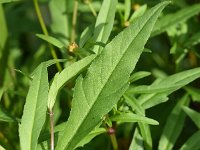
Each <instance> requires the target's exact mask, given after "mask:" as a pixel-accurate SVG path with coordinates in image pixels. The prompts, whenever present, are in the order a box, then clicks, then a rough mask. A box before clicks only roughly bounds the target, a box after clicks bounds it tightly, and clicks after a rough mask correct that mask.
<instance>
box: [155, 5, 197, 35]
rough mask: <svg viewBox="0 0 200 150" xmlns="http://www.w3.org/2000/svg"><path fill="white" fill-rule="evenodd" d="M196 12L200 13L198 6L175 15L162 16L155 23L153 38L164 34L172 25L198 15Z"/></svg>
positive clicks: (182, 10)
mask: <svg viewBox="0 0 200 150" xmlns="http://www.w3.org/2000/svg"><path fill="white" fill-rule="evenodd" d="M198 12H200V4H198V5H193V6H190V7H187V8H184V9H181V10H180V11H178V12H176V13H173V14H169V15H166V16H164V17H163V18H161V19H160V20H159V21H158V22H157V23H156V25H155V28H154V30H153V36H155V35H158V34H160V33H162V32H165V31H166V30H167V29H168V28H170V27H171V26H173V25H176V24H178V23H181V22H183V21H186V20H187V19H189V18H190V17H192V16H194V15H196V14H198Z"/></svg>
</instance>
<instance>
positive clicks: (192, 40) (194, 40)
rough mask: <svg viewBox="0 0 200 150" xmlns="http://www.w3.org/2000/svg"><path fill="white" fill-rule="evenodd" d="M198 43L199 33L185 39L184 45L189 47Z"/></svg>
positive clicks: (199, 41) (199, 39)
mask: <svg viewBox="0 0 200 150" xmlns="http://www.w3.org/2000/svg"><path fill="white" fill-rule="evenodd" d="M199 43H200V32H197V33H196V34H194V35H193V36H192V37H191V38H189V39H187V41H186V43H185V44H184V45H185V46H186V47H191V46H194V45H197V44H199Z"/></svg>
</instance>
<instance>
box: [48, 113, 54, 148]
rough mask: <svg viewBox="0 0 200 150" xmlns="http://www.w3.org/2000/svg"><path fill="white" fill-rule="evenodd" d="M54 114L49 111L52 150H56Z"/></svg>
mask: <svg viewBox="0 0 200 150" xmlns="http://www.w3.org/2000/svg"><path fill="white" fill-rule="evenodd" d="M53 115H54V114H53V112H52V110H50V111H49V117H50V134H51V144H50V147H51V150H54V124H53Z"/></svg>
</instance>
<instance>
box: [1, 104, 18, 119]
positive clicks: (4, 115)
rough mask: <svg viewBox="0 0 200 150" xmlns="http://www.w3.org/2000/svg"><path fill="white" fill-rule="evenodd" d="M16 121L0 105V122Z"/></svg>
mask: <svg viewBox="0 0 200 150" xmlns="http://www.w3.org/2000/svg"><path fill="white" fill-rule="evenodd" d="M1 121H4V122H16V121H17V120H16V119H15V118H14V117H13V116H12V115H11V114H9V113H8V112H7V111H6V110H5V109H4V108H2V107H1V106H0V122H1Z"/></svg>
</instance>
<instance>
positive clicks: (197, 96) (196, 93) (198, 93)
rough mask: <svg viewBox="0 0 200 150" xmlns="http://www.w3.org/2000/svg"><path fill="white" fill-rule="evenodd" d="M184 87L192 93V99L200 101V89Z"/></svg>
mask: <svg viewBox="0 0 200 150" xmlns="http://www.w3.org/2000/svg"><path fill="white" fill-rule="evenodd" d="M184 89H185V90H186V91H187V92H188V93H189V94H190V96H191V97H192V101H194V102H200V90H199V89H197V88H194V87H188V86H186V87H184Z"/></svg>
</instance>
